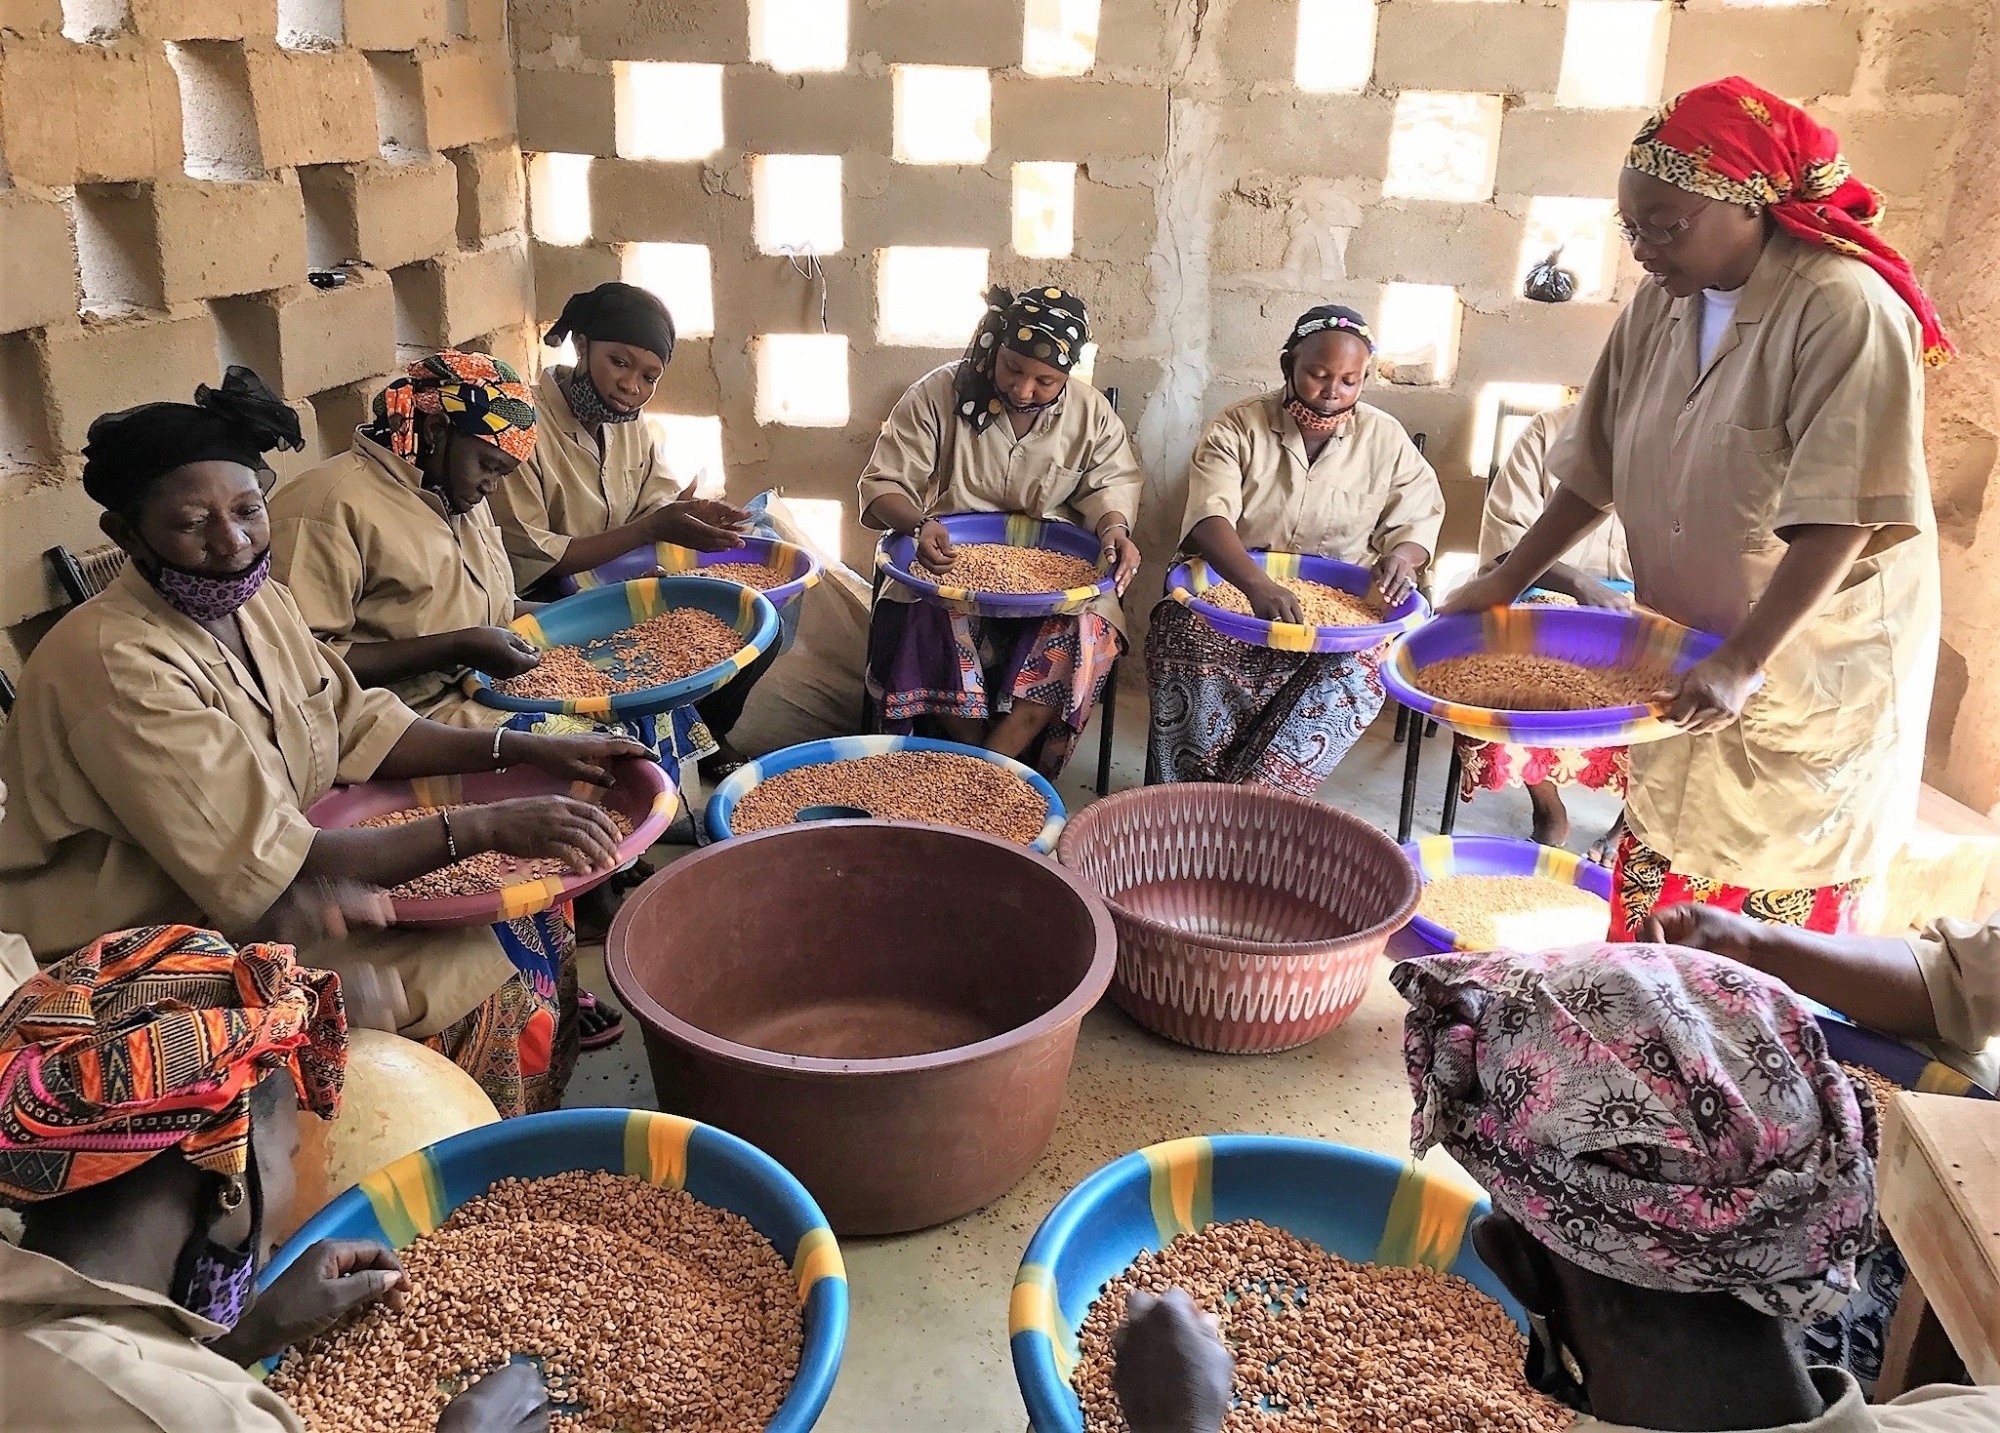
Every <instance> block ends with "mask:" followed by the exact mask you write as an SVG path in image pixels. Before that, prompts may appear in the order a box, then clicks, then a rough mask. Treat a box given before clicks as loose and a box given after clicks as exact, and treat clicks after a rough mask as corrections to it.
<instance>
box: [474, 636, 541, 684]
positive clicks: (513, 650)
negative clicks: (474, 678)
mask: <svg viewBox="0 0 2000 1433" xmlns="http://www.w3.org/2000/svg"><path fill="white" fill-rule="evenodd" d="M453 635H454V637H455V638H456V641H455V642H454V643H453V648H452V649H453V651H454V652H455V653H456V654H457V657H458V660H459V662H460V664H461V665H463V666H467V667H470V668H472V670H473V671H475V672H484V673H485V674H486V675H487V676H489V677H501V678H505V677H518V676H520V675H521V673H523V672H529V671H533V670H534V669H535V668H536V667H537V666H539V665H540V664H541V660H542V654H541V653H540V652H537V651H536V650H535V649H534V647H532V646H531V645H529V643H528V640H527V639H526V638H525V637H523V636H522V635H521V634H520V633H519V632H515V631H511V630H510V629H508V628H506V627H467V628H466V629H465V630H464V631H462V632H457V633H454V634H453Z"/></svg>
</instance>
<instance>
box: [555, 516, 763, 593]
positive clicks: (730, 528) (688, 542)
mask: <svg viewBox="0 0 2000 1433" xmlns="http://www.w3.org/2000/svg"><path fill="white" fill-rule="evenodd" d="M749 521H750V514H749V513H747V512H745V511H744V510H743V509H742V508H739V507H736V506H734V505H732V504H730V503H724V502H716V501H714V500H713V499H709V498H692V499H689V500H688V501H686V502H674V503H668V504H667V505H666V506H665V507H661V508H654V509H653V510H652V511H651V512H649V513H645V514H643V515H641V516H639V517H636V518H634V519H632V521H630V522H628V523H626V524H624V525H623V526H621V527H614V528H612V529H611V530H610V531H609V532H601V533H599V534H597V536H595V537H573V538H571V539H570V540H569V546H568V547H566V548H564V549H563V555H562V556H561V557H559V558H557V559H556V563H555V566H553V567H551V568H550V569H549V571H548V575H549V576H551V577H571V576H574V575H575V574H576V573H579V572H588V571H590V570H591V569H592V568H593V567H602V566H603V565H604V564H605V563H607V562H609V561H611V560H612V559H613V558H616V557H623V556H624V555H625V554H626V553H628V552H630V551H631V550H632V549H633V548H635V547H651V546H652V545H653V544H654V543H657V542H671V543H675V544H677V545H678V546H681V547H691V548H693V549H694V550H695V551H696V552H725V551H728V550H730V549H732V548H738V547H741V546H743V534H742V531H741V529H742V528H743V527H744V525H745V524H747V523H748V522H749Z"/></svg>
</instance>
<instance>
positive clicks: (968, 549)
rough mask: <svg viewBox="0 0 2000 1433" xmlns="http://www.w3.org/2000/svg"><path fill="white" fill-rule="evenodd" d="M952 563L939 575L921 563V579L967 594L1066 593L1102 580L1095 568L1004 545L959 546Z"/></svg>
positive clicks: (1068, 558)
mask: <svg viewBox="0 0 2000 1433" xmlns="http://www.w3.org/2000/svg"><path fill="white" fill-rule="evenodd" d="M952 552H953V555H954V561H953V562H952V564H951V566H950V567H949V568H947V569H946V570H945V571H944V572H942V573H937V572H932V571H930V569H928V568H926V567H924V566H923V565H922V564H921V563H919V564H918V566H917V569H916V570H917V572H918V574H919V575H920V576H927V577H929V578H930V579H931V580H932V581H934V582H939V583H948V584H950V585H951V586H953V587H963V588H964V589H965V590H966V591H968V592H1002V593H1008V594H1019V593H1028V592H1067V591H1069V590H1070V589H1071V588H1073V587H1093V586H1095V585H1096V584H1097V583H1098V582H1099V581H1100V580H1101V579H1102V578H1103V576H1104V574H1103V573H1102V572H1099V571H1098V569H1097V564H1096V563H1093V562H1086V561H1085V560H1084V559H1083V558H1081V557H1072V556H1071V555H1070V554H1069V553H1067V552H1054V551H1051V550H1050V549H1048V548H1046V547H1010V546H1008V545H1007V544H1006V543H1003V542H961V543H959V544H958V545H957V546H956V547H954V548H953V549H952Z"/></svg>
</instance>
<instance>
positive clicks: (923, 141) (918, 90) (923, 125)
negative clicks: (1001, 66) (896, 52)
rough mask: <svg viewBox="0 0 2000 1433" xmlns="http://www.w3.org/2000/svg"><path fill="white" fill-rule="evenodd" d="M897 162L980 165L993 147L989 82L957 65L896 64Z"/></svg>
mask: <svg viewBox="0 0 2000 1433" xmlns="http://www.w3.org/2000/svg"><path fill="white" fill-rule="evenodd" d="M892 68H893V69H894V71H895V84H894V89H895V109H896V144H895V151H896V161H897V162H898V163H899V164H984V163H985V162H986V156H987V153H988V152H989V151H990V150H991V149H992V148H993V81H992V78H991V77H990V76H989V75H988V74H987V72H986V71H985V70H975V69H968V68H966V67H964V66H960V65H896V66H893V67H892Z"/></svg>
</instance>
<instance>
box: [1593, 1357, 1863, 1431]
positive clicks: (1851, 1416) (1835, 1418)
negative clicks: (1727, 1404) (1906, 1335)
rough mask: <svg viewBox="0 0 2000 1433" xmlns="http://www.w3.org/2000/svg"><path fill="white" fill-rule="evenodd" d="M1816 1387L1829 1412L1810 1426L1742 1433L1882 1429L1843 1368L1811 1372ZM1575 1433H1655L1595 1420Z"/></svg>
mask: <svg viewBox="0 0 2000 1433" xmlns="http://www.w3.org/2000/svg"><path fill="white" fill-rule="evenodd" d="M1810 1373H1811V1376H1812V1381H1813V1387H1814V1388H1815V1389H1816V1390H1818V1392H1819V1396H1820V1397H1821V1398H1822V1399H1824V1400H1825V1402H1826V1411H1825V1412H1824V1413H1822V1414H1820V1416H1819V1417H1817V1418H1815V1419H1813V1420H1811V1421H1810V1422H1807V1423H1785V1424H1780V1425H1778V1426H1776V1427H1772V1428H1745V1429H1743V1430H1741V1433H1876V1430H1877V1429H1878V1428H1879V1427H1880V1425H1879V1424H1878V1423H1877V1422H1876V1420H1875V1416H1874V1415H1873V1414H1872V1413H1870V1412H1869V1410H1868V1405H1867V1403H1866V1402H1865V1401H1864V1400H1863V1399H1862V1397H1861V1385H1860V1384H1858V1383H1856V1382H1855V1381H1854V1375H1853V1374H1851V1373H1849V1372H1847V1371H1846V1370H1845V1369H1840V1368H1815V1369H1812V1370H1810ZM1572 1433H1653V1430H1651V1429H1647V1428H1643V1427H1641V1426H1639V1425H1638V1424H1636V1423H1600V1422H1599V1421H1598V1420H1597V1419H1595V1418H1579V1419H1577V1420H1576V1424H1575V1426H1574V1428H1573V1429H1572Z"/></svg>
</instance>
